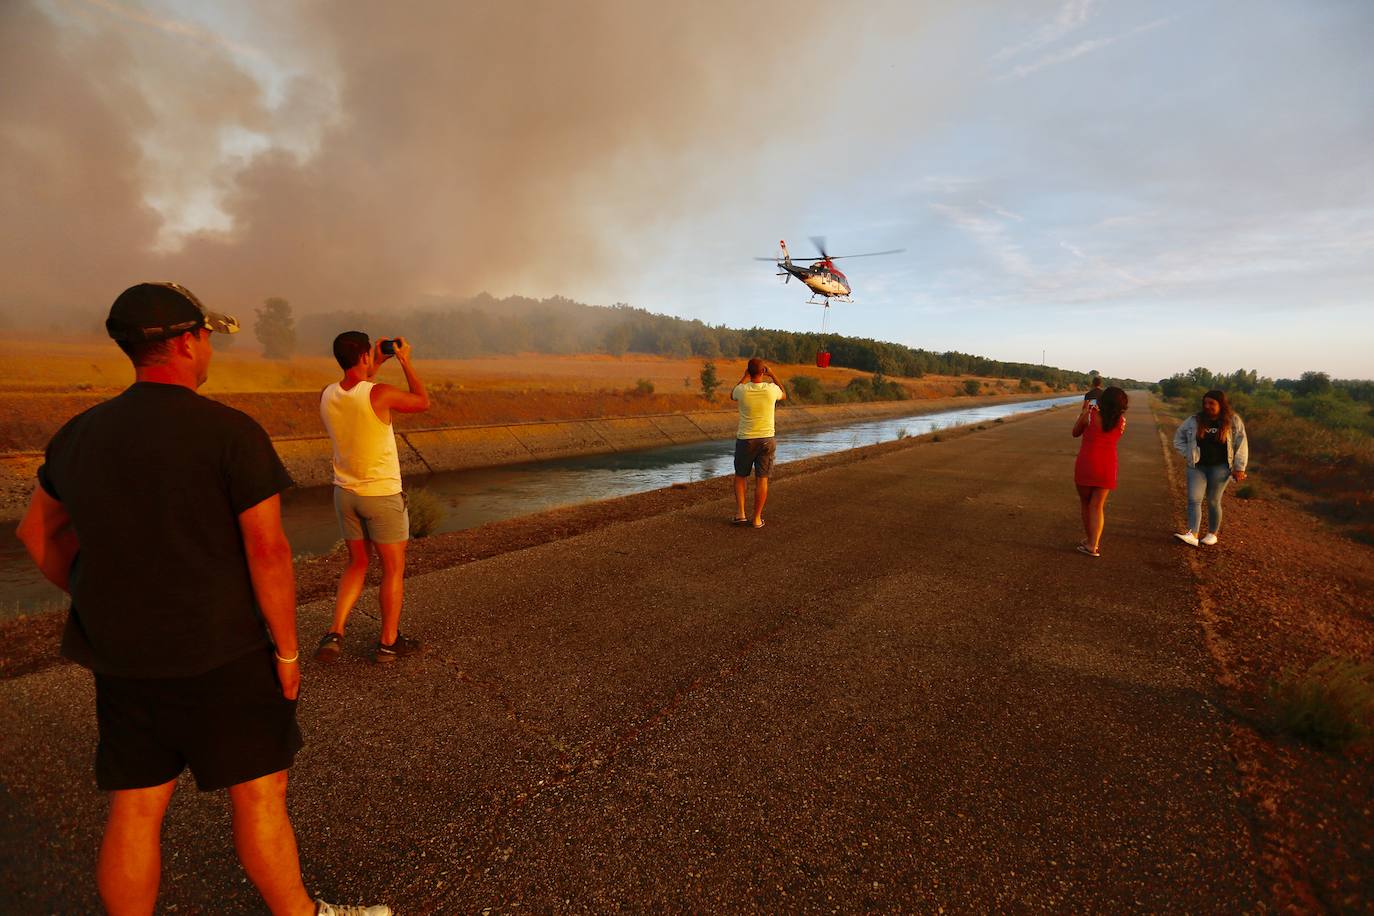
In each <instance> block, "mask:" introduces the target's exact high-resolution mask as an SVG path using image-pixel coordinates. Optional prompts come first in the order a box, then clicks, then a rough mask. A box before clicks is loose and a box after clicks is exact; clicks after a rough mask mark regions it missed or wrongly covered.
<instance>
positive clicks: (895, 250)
mask: <svg viewBox="0 0 1374 916" xmlns="http://www.w3.org/2000/svg"><path fill="white" fill-rule="evenodd" d="M903 251H906V249H905V248H893V249H892V250H891V251H869V252H865V253H864V254H837V255H835V256H834V257H833V258H831V259H830V260H832V261H838V260H839V259H840V258H876V257H877V256H878V255H880V254H901V253H902V252H903Z"/></svg>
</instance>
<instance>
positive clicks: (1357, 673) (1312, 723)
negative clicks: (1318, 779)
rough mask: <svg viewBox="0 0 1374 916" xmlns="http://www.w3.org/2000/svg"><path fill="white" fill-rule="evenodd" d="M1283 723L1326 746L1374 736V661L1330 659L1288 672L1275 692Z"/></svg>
mask: <svg viewBox="0 0 1374 916" xmlns="http://www.w3.org/2000/svg"><path fill="white" fill-rule="evenodd" d="M1270 696H1271V700H1272V702H1273V704H1274V713H1275V717H1276V719H1277V721H1278V725H1279V728H1280V729H1282V731H1283V732H1284V733H1285V734H1288V735H1291V736H1293V737H1295V738H1298V739H1300V740H1302V741H1305V742H1307V743H1309V744H1312V745H1314V746H1315V747H1319V748H1322V749H1330V750H1340V749H1343V748H1346V747H1349V746H1351V745H1355V744H1360V743H1362V742H1364V741H1367V740H1369V738H1370V737H1371V736H1374V663H1371V662H1366V661H1360V660H1358V659H1353V658H1324V659H1322V660H1321V661H1319V662H1317V663H1315V664H1314V665H1312V666H1311V667H1310V668H1308V669H1307V670H1306V671H1304V672H1302V673H1301V674H1298V673H1296V672H1293V673H1290V674H1288V675H1286V676H1285V677H1284V678H1283V679H1281V680H1280V681H1279V683H1278V684H1276V685H1275V686H1274V688H1273V689H1272V691H1271V692H1270Z"/></svg>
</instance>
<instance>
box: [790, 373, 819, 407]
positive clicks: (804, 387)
mask: <svg viewBox="0 0 1374 916" xmlns="http://www.w3.org/2000/svg"><path fill="white" fill-rule="evenodd" d="M789 384H790V385H791V386H792V390H791V391H790V392H788V395H789V396H790V397H793V398H796V399H797V400H798V401H801V402H802V403H804V404H814V403H816V402H817V401H824V400H825V392H824V391H823V390H822V389H821V380H820V379H818V378H816V377H815V376H811V375H794V376H792V378H791V380H790V381H789Z"/></svg>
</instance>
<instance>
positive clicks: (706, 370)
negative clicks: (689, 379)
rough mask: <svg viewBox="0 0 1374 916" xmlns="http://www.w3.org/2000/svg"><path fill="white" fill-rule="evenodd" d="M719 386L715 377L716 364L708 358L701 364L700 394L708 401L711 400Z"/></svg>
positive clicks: (718, 380)
mask: <svg viewBox="0 0 1374 916" xmlns="http://www.w3.org/2000/svg"><path fill="white" fill-rule="evenodd" d="M719 387H720V379H719V378H717V377H716V364H715V363H714V362H712V361H711V360H709V359H708V360H707V361H706V362H704V363H702V365H701V396H702V397H704V398H705V399H706V400H708V401H710V400H713V399H714V398H715V396H716V389H717V388H719Z"/></svg>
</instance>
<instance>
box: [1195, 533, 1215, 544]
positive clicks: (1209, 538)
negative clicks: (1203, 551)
mask: <svg viewBox="0 0 1374 916" xmlns="http://www.w3.org/2000/svg"><path fill="white" fill-rule="evenodd" d="M1216 542H1217V536H1216V535H1215V534H1213V533H1212V532H1210V531H1209V532H1207V536H1206V537H1204V538H1203V539H1202V540H1201V541H1199V542H1198V543H1200V544H1202V545H1203V546H1205V547H1211V546H1212V545H1213V544H1215V543H1216Z"/></svg>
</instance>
